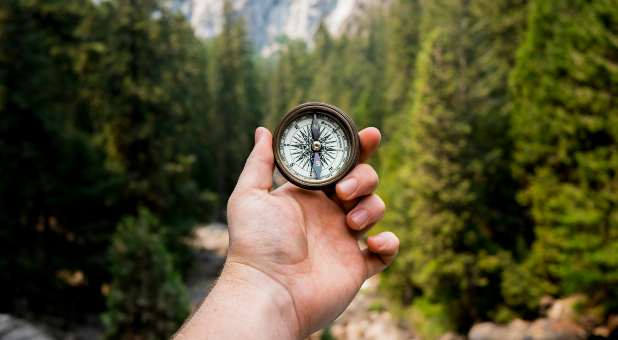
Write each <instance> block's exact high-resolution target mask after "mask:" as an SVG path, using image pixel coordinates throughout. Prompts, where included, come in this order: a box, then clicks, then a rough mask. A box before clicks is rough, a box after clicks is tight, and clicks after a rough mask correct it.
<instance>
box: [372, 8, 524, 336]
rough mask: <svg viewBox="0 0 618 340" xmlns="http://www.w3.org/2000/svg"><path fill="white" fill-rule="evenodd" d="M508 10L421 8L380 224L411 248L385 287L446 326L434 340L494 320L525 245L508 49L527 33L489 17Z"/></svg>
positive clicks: (440, 327)
mask: <svg viewBox="0 0 618 340" xmlns="http://www.w3.org/2000/svg"><path fill="white" fill-rule="evenodd" d="M511 5H513V2H512V1H511V2H509V1H502V2H500V4H499V5H495V4H492V3H491V2H490V1H484V2H483V1H477V2H466V1H464V2H460V1H448V0H446V1H432V2H429V1H427V2H423V3H422V13H423V17H422V20H421V23H420V32H421V38H422V41H423V43H422V48H421V51H420V54H419V57H418V59H417V65H416V71H415V74H416V83H415V87H414V98H413V104H412V111H411V112H412V113H411V115H410V117H409V118H408V121H407V122H406V124H402V125H401V129H403V130H402V131H400V132H396V139H395V140H391V141H390V142H391V143H393V142H395V143H397V144H398V145H399V147H398V148H397V147H395V148H394V150H398V151H399V152H400V155H399V156H398V158H397V159H399V160H400V163H399V164H401V165H400V166H399V167H398V168H397V169H396V172H395V174H394V175H391V176H389V177H388V179H389V180H390V183H385V186H386V188H385V189H384V190H383V192H385V193H386V196H387V201H388V202H389V203H390V204H391V209H390V212H389V213H388V214H387V216H386V218H385V221H384V223H383V225H384V226H386V227H387V228H395V229H399V230H400V233H399V235H400V237H401V240H402V247H403V248H404V249H407V250H408V251H406V253H404V254H402V256H401V257H399V258H398V261H397V262H396V263H395V265H394V267H393V269H392V270H391V271H389V273H388V285H391V286H392V287H393V288H395V290H397V291H399V292H400V293H401V296H400V298H401V299H403V301H404V302H407V303H411V302H413V303H414V305H415V306H416V308H417V309H419V310H420V311H421V313H422V314H424V315H425V317H428V318H429V319H427V320H431V319H433V320H439V321H438V322H434V323H435V324H437V325H435V327H433V328H432V326H427V327H426V328H427V331H426V332H427V333H430V334H429V335H430V336H434V335H438V334H437V333H440V332H443V331H445V330H447V329H452V328H456V329H458V330H460V331H464V330H466V328H467V327H469V326H470V325H471V324H472V322H474V321H476V320H480V319H486V318H490V317H493V316H495V313H497V311H498V310H499V307H500V304H501V302H502V298H501V296H500V285H501V281H500V278H501V274H502V271H503V270H504V267H505V266H506V265H507V264H508V263H510V255H509V254H510V252H511V251H512V250H514V249H515V248H516V247H518V246H519V245H520V244H521V243H522V242H523V243H524V246H525V242H526V237H525V232H524V231H523V230H522V229H521V228H519V227H520V226H521V225H522V224H523V223H524V221H522V218H521V216H522V215H523V214H522V209H521V208H520V207H519V206H518V205H517V204H516V202H515V201H514V198H513V196H514V192H515V190H516V186H515V184H514V181H513V180H512V178H511V176H510V172H509V167H510V158H509V154H510V153H509V152H510V151H509V145H510V144H509V139H508V121H509V119H510V116H509V106H508V98H507V97H506V95H505V93H506V92H507V91H506V89H507V81H506V79H507V75H508V72H509V71H510V67H509V65H510V64H512V63H513V59H514V57H513V56H512V55H510V54H508V53H506V52H504V50H503V49H504V47H503V46H506V45H507V44H508V42H510V41H516V40H517V39H518V34H519V33H518V32H520V31H521V29H520V28H517V27H515V28H512V27H510V26H509V29H508V30H506V31H505V30H503V29H498V28H496V29H494V31H492V30H491V29H489V27H493V26H492V25H494V23H493V22H491V21H490V20H488V19H487V18H488V14H489V13H490V11H489V8H493V7H492V6H498V7H500V6H503V7H508V6H511ZM513 7H515V8H518V7H517V6H513ZM522 7H523V6H520V7H519V8H520V9H519V10H522V9H521V8H522ZM496 20H499V19H496ZM514 25H520V26H521V22H514ZM503 31H505V32H503ZM499 52H500V53H499ZM487 53H490V54H492V57H491V58H492V63H487V60H483V57H484V56H485V55H486V54H487ZM500 94H501V95H502V96H501V97H499V95H500ZM389 147H393V146H389ZM392 150H393V149H391V151H392ZM427 320H426V322H425V323H426V324H431V322H429V321H427ZM430 328H432V329H430ZM434 332H435V333H434Z"/></svg>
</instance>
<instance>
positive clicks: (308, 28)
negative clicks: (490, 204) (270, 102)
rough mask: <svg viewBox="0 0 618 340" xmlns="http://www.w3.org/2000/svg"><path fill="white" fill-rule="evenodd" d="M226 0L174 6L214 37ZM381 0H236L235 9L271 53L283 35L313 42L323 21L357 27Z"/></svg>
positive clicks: (340, 28) (342, 28) (338, 30)
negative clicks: (363, 14) (368, 11)
mask: <svg viewBox="0 0 618 340" xmlns="http://www.w3.org/2000/svg"><path fill="white" fill-rule="evenodd" d="M223 3H224V0H175V1H174V2H173V7H174V8H176V9H178V10H180V11H182V12H183V13H184V14H185V15H186V16H187V17H188V18H189V20H190V21H191V25H192V26H193V28H194V29H195V32H196V33H197V35H199V36H202V37H206V38H208V37H212V36H214V35H216V34H218V33H219V32H220V31H221V27H222V24H223V16H222V13H223ZM388 3H389V1H380V0H259V1H255V0H232V7H233V8H234V10H235V12H236V13H237V14H238V15H240V16H242V17H243V18H244V19H245V22H246V23H247V28H248V33H249V37H250V39H251V41H252V42H253V44H254V46H255V47H256V48H257V49H258V50H259V51H260V52H261V53H262V54H263V55H268V54H271V53H273V52H274V51H276V50H277V48H278V46H279V45H280V42H281V41H282V40H283V39H298V40H303V41H305V42H307V43H309V44H311V43H312V41H313V37H314V35H315V33H316V31H317V29H318V27H319V25H320V23H321V22H323V23H324V24H325V25H326V27H327V28H328V30H329V31H330V32H331V33H332V34H334V35H340V34H343V33H344V32H346V31H348V30H351V29H353V28H354V27H355V26H356V25H357V24H358V21H359V20H360V17H361V16H362V13H364V12H366V11H367V10H369V9H370V8H372V6H384V5H387V4H388Z"/></svg>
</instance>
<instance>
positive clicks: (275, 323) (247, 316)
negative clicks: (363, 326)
mask: <svg viewBox="0 0 618 340" xmlns="http://www.w3.org/2000/svg"><path fill="white" fill-rule="evenodd" d="M300 338H301V337H300V331H299V322H298V318H297V316H296V310H295V308H294V302H293V300H292V297H291V295H290V294H289V292H288V291H287V289H285V287H284V286H283V285H281V284H280V283H278V282H277V281H276V280H274V279H273V278H271V277H270V276H268V275H267V274H265V273H263V272H262V271H260V270H258V269H257V268H254V267H252V266H251V265H248V264H244V263H240V262H235V261H230V260H228V261H227V262H226V264H225V267H224V268H223V272H222V273H221V276H220V277H219V279H218V280H217V283H216V284H215V286H214V287H213V289H212V291H211V292H210V293H209V294H208V297H207V298H206V300H204V303H203V304H202V305H201V306H200V307H199V308H198V309H197V310H196V311H195V313H194V314H193V316H192V317H191V318H190V319H189V321H188V322H187V323H186V324H185V325H184V326H183V327H182V328H181V329H180V330H179V331H178V333H177V334H176V336H175V337H174V339H176V340H183V339H269V340H270V339H300Z"/></svg>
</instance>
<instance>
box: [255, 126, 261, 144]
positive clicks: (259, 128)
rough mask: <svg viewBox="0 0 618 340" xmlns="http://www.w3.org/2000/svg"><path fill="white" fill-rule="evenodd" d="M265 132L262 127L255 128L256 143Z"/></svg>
mask: <svg viewBox="0 0 618 340" xmlns="http://www.w3.org/2000/svg"><path fill="white" fill-rule="evenodd" d="M263 134H264V131H262V127H261V126H260V127H258V128H257V129H255V138H254V141H253V142H254V143H255V144H257V142H258V141H259V140H260V138H262V135H263Z"/></svg>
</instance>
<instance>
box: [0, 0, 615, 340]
mask: <svg viewBox="0 0 618 340" xmlns="http://www.w3.org/2000/svg"><path fill="white" fill-rule="evenodd" d="M369 12H370V13H368V14H367V16H366V17H364V18H363V20H362V22H359V23H358V25H357V27H356V29H355V30H353V31H351V32H349V33H348V34H344V35H342V36H338V37H334V36H332V35H330V34H329V32H328V31H327V30H326V29H325V28H324V27H323V26H321V27H320V28H319V29H318V32H317V34H316V37H315V41H314V43H313V45H312V46H307V45H306V44H305V43H303V42H299V41H293V40H286V39H283V38H282V41H281V43H282V48H281V49H280V50H279V51H278V52H277V53H276V54H275V55H272V56H269V57H263V56H260V55H259V54H258V53H257V52H256V51H255V50H254V49H253V48H252V46H251V44H250V42H249V40H248V38H247V32H246V29H245V25H244V23H243V20H242V19H241V18H240V17H239V16H238V15H236V14H235V13H234V11H233V10H232V9H231V6H230V5H229V3H228V4H227V5H226V6H225V11H224V15H225V21H224V26H223V29H222V32H221V34H220V35H218V36H217V37H215V38H212V39H208V40H203V39H200V38H197V37H196V36H195V35H194V33H193V31H192V29H191V27H190V25H189V23H188V22H187V19H186V18H185V17H184V16H182V15H181V14H180V13H177V12H175V11H174V10H172V9H171V7H170V6H169V5H168V2H167V1H164V0H131V1H125V0H105V1H91V0H64V1H58V0H3V1H2V2H0V164H1V166H0V223H1V228H0V251H1V252H2V253H1V256H0V281H1V282H2V283H3V284H2V286H3V290H2V298H1V299H0V312H3V313H11V314H14V315H18V316H21V317H24V318H27V319H35V320H52V321H51V323H52V324H54V325H55V326H57V327H60V328H69V327H71V326H72V325H75V324H79V323H81V322H84V318H86V316H88V315H101V320H102V323H103V325H104V327H105V332H106V336H107V337H109V338H124V339H134V338H138V334H142V335H141V336H142V337H139V338H141V339H158V338H163V337H165V336H169V335H170V334H171V333H172V332H173V331H174V330H175V329H176V328H177V327H178V326H179V324H180V322H181V321H182V320H183V319H184V317H186V316H187V315H188V312H189V309H188V302H187V297H186V292H184V291H183V289H184V287H183V285H182V280H183V277H184V274H185V272H186V270H187V268H189V267H190V265H191V257H190V253H189V251H188V249H187V245H186V243H187V242H186V240H187V238H188V237H189V236H190V234H191V231H192V228H193V226H194V225H195V224H196V223H197V222H203V221H208V220H223V219H224V218H225V216H224V211H225V204H226V201H227V197H228V195H229V194H230V192H231V190H232V189H233V187H234V185H235V181H236V179H237V176H238V174H239V172H240V170H241V168H242V166H243V163H244V159H245V157H246V155H247V154H248V152H249V151H250V149H251V147H252V141H253V139H252V136H253V132H254V129H255V127H257V126H258V125H259V124H265V125H266V126H269V127H271V128H272V127H274V126H275V125H276V123H277V122H278V119H279V117H280V116H281V115H282V114H283V113H285V112H286V111H287V110H288V109H289V108H291V107H293V106H295V105H297V104H299V103H301V102H304V101H308V100H319V101H324V102H328V103H332V104H334V105H337V106H339V107H341V108H342V109H344V110H345V111H347V112H349V113H350V114H352V115H353V117H354V119H355V120H356V122H357V124H358V125H359V126H369V125H371V126H376V127H378V128H380V129H381V130H382V132H383V136H384V138H383V147H382V149H381V151H380V153H379V156H378V157H377V158H376V159H374V160H373V164H374V166H376V167H377V168H379V170H380V171H379V172H380V175H381V180H382V182H381V189H380V191H381V195H382V196H383V197H384V199H385V201H386V203H387V206H388V209H387V215H386V217H385V219H384V221H383V222H382V223H381V224H380V225H379V226H377V227H376V229H380V230H383V229H384V230H386V229H388V230H392V231H394V232H395V233H397V234H398V235H399V237H400V238H401V241H402V244H401V252H400V255H399V257H398V259H397V261H396V262H395V264H394V265H393V267H392V268H390V269H389V270H388V271H387V272H386V274H385V276H384V277H383V280H382V283H383V285H382V289H383V291H384V292H386V293H387V294H388V295H389V296H390V297H391V301H392V303H393V304H392V306H393V307H392V308H394V309H397V310H398V313H399V315H400V316H401V317H402V318H404V319H406V320H408V321H409V322H411V323H412V324H414V326H415V327H416V328H417V330H418V332H419V333H420V334H421V335H424V336H425V337H426V338H428V339H432V338H435V337H437V336H439V335H440V334H443V333H445V332H446V331H449V330H453V331H457V332H460V333H465V332H466V331H467V330H468V329H469V328H470V327H471V326H472V325H473V324H474V323H476V322H478V321H482V320H494V321H497V322H507V321H509V320H511V319H514V318H517V317H521V318H527V319H531V318H535V317H536V316H537V314H538V305H539V300H540V299H541V298H542V297H543V296H546V295H550V296H553V297H563V296H568V295H572V294H574V293H580V294H583V295H584V296H585V297H586V299H585V303H584V306H583V307H582V308H592V309H594V311H595V315H596V316H597V317H598V319H599V323H602V322H604V321H605V320H606V319H607V317H608V316H609V315H611V314H616V313H618V290H617V289H616V287H618V1H616V0H597V1H589V0H565V1H545V0H461V1H460V0H393V1H391V2H390V4H389V5H388V6H387V5H384V6H378V7H376V8H374V9H372V10H371V11H369ZM136 287H137V288H136ZM162 306H165V307H166V308H162ZM46 322H49V321H46Z"/></svg>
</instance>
